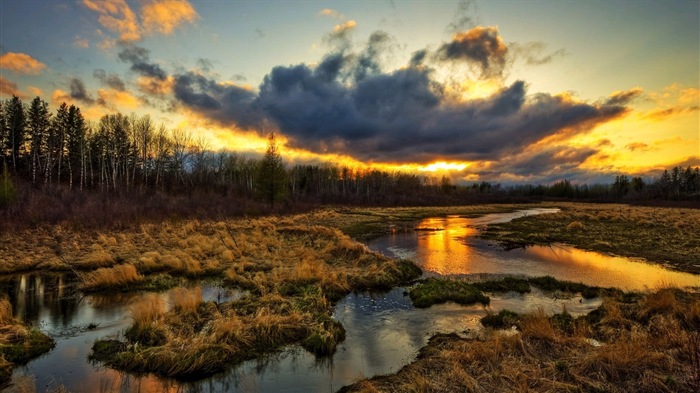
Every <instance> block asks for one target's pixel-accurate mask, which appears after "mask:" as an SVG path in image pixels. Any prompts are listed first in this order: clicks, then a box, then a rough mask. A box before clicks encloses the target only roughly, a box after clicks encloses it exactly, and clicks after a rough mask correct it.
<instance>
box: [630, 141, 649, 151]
mask: <svg viewBox="0 0 700 393" xmlns="http://www.w3.org/2000/svg"><path fill="white" fill-rule="evenodd" d="M625 148H626V149H627V150H629V151H650V150H655V149H654V148H652V147H650V146H649V145H647V144H646V143H643V142H633V143H628V144H627V145H626V146H625Z"/></svg>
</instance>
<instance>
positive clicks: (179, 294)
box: [170, 287, 202, 312]
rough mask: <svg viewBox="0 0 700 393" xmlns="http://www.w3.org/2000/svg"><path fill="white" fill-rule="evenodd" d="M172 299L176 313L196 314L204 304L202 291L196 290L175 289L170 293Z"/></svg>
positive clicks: (196, 288) (198, 288)
mask: <svg viewBox="0 0 700 393" xmlns="http://www.w3.org/2000/svg"><path fill="white" fill-rule="evenodd" d="M170 299H171V301H172V304H173V310H175V312H194V311H196V310H197V307H198V306H199V304H200V303H202V289H201V288H200V287H194V288H182V287H180V288H175V289H174V290H173V291H172V292H170Z"/></svg>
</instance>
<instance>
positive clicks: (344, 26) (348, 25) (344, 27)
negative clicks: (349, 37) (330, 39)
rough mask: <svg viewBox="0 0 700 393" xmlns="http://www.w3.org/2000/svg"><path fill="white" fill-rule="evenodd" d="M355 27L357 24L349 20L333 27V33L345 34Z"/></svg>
mask: <svg viewBox="0 0 700 393" xmlns="http://www.w3.org/2000/svg"><path fill="white" fill-rule="evenodd" d="M355 27H357V22H355V21H354V20H349V21H347V22H343V23H340V24H337V25H335V26H334V27H333V32H334V33H336V34H338V33H345V32H347V31H350V30H352V29H354V28H355Z"/></svg>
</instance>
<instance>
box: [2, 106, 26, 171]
mask: <svg viewBox="0 0 700 393" xmlns="http://www.w3.org/2000/svg"><path fill="white" fill-rule="evenodd" d="M5 111H6V114H5V121H6V122H7V136H6V138H5V147H6V148H7V150H9V153H10V162H11V163H12V171H13V172H14V173H17V169H18V166H19V162H20V150H21V148H22V147H23V145H24V138H25V135H26V131H27V130H26V126H27V124H26V117H25V114H24V104H23V103H22V100H20V99H19V97H17V96H12V98H11V99H10V100H8V101H7V102H6V104H5Z"/></svg>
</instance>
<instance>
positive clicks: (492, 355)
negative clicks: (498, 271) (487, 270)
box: [341, 289, 700, 392]
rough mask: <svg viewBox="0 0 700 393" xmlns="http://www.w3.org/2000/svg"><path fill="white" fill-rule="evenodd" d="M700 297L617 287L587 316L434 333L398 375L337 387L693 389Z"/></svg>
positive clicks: (527, 318)
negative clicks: (474, 335) (482, 332)
mask: <svg viewBox="0 0 700 393" xmlns="http://www.w3.org/2000/svg"><path fill="white" fill-rule="evenodd" d="M632 299H634V300H632ZM622 300H625V301H622ZM699 301H700V295H699V294H692V293H687V292H683V291H679V290H674V289H660V290H657V291H654V292H650V293H646V294H643V295H639V296H636V297H634V298H633V297H631V296H629V297H626V298H622V297H621V296H620V295H619V294H614V296H610V297H606V298H605V300H604V303H603V304H602V305H601V307H600V309H598V310H597V311H596V312H594V313H592V314H593V315H592V316H584V317H579V318H576V319H574V318H572V317H571V316H570V315H568V314H567V313H566V312H563V313H562V314H556V315H554V316H551V317H548V316H546V315H545V314H544V313H543V312H542V311H541V310H538V311H537V312H535V313H531V314H528V315H523V316H520V317H518V318H517V319H516V320H515V322H514V324H515V325H516V326H517V327H518V334H514V335H503V334H502V333H500V332H499V331H497V330H493V331H490V330H489V331H487V333H486V337H485V339H479V340H472V339H465V338H461V337H459V336H457V335H454V334H452V335H436V336H434V337H433V338H431V339H430V341H429V344H428V345H427V346H426V347H424V348H422V349H421V350H420V352H419V354H418V357H417V359H416V361H414V362H413V363H410V364H408V365H406V366H404V367H403V368H402V369H401V370H400V371H399V372H397V373H396V374H392V375H387V376H379V377H375V378H371V379H364V380H361V381H358V382H357V383H355V384H353V385H351V386H349V387H346V388H343V389H341V391H343V392H365V391H376V392H414V391H417V390H418V391H430V392H452V391H464V392H480V391H487V392H495V391H538V392H581V391H596V392H598V391H609V392H696V391H698V388H700V384H699V382H700V381H699V380H698V377H699V375H700V373H698V363H697V360H694V359H697V357H698V355H700V352H699V351H700V348H699V347H698V333H697V332H698V330H697V328H696V327H694V326H691V325H689V324H688V322H687V321H689V320H693V318H694V317H693V315H694V311H693V310H694V309H695V307H697V304H698V302H699ZM610 313H613V314H615V315H609V314H610ZM503 316H504V318H511V317H512V316H511V315H510V313H506V312H503ZM601 316H602V317H601ZM622 321H624V323H621V322H622ZM509 325H510V324H504V327H510V326H509ZM511 326H512V325H511ZM417 387H419V389H416V388H417Z"/></svg>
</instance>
